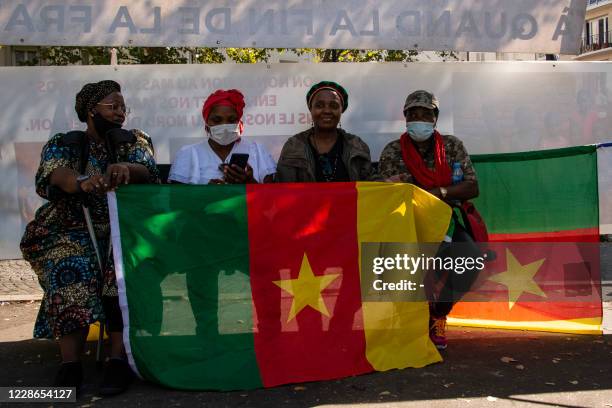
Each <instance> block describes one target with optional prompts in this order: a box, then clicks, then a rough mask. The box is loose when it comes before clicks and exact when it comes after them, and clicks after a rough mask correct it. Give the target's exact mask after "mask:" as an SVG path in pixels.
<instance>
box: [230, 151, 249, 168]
mask: <svg viewBox="0 0 612 408" xmlns="http://www.w3.org/2000/svg"><path fill="white" fill-rule="evenodd" d="M248 161H249V154H248V153H234V154H232V157H230V161H229V165H230V166H231V165H232V164H235V165H236V166H238V167H240V168H241V169H246V166H247V163H248Z"/></svg>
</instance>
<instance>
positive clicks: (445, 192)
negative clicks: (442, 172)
mask: <svg viewBox="0 0 612 408" xmlns="http://www.w3.org/2000/svg"><path fill="white" fill-rule="evenodd" d="M446 194H448V190H447V189H445V188H444V187H440V197H442V199H443V200H444V199H445V198H446Z"/></svg>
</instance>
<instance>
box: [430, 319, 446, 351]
mask: <svg viewBox="0 0 612 408" xmlns="http://www.w3.org/2000/svg"><path fill="white" fill-rule="evenodd" d="M429 338H430V339H431V341H432V342H433V344H434V345H435V346H436V348H437V349H438V350H445V349H446V347H447V346H448V343H447V342H446V316H445V317H433V316H432V317H431V318H430V319H429Z"/></svg>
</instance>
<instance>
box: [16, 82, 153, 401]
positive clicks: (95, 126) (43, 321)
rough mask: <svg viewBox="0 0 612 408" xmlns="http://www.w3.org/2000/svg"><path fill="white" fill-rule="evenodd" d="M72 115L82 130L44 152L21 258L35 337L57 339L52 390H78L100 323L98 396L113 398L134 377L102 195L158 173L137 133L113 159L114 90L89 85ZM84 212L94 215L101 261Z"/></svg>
mask: <svg viewBox="0 0 612 408" xmlns="http://www.w3.org/2000/svg"><path fill="white" fill-rule="evenodd" d="M75 109H76V112H77V115H78V118H79V120H80V121H81V122H84V123H86V124H87V129H86V130H85V131H84V132H79V131H77V132H68V133H66V134H63V133H59V134H56V135H54V136H52V137H51V138H50V139H49V141H48V142H47V143H46V144H45V146H44V147H43V150H42V154H41V161H40V166H39V168H38V172H37V174H36V191H37V193H38V194H39V195H40V196H41V197H42V198H44V199H47V200H48V202H46V203H45V204H44V205H43V206H42V207H41V208H39V209H38V211H37V212H36V216H35V218H34V220H33V221H32V222H30V223H29V224H28V226H27V227H26V231H25V234H24V236H23V238H22V241H21V250H22V253H23V257H24V259H26V260H27V261H28V262H30V264H31V265H32V268H33V269H34V271H35V272H36V274H37V275H38V280H39V282H40V285H41V286H42V288H43V290H44V296H43V299H42V303H41V307H40V311H39V313H38V317H37V320H36V324H35V326H34V337H36V338H54V339H56V340H57V342H58V344H59V348H60V353H61V358H62V364H61V367H60V369H59V371H58V373H57V376H56V378H55V381H54V386H58V387H60V386H62V387H76V388H77V390H78V389H79V387H80V386H81V383H82V378H83V374H82V366H81V361H80V359H81V354H82V351H83V346H84V343H85V340H86V338H87V333H88V329H89V326H90V325H91V324H92V323H94V322H96V321H105V322H106V324H107V329H108V332H109V337H110V340H111V351H110V360H109V362H108V364H107V366H106V368H105V374H104V379H103V381H102V383H101V386H100V393H101V394H104V395H111V394H116V393H119V392H122V391H124V390H125V389H126V388H127V386H128V385H129V383H130V381H131V379H132V372H131V370H130V368H129V365H128V364H127V361H126V359H125V349H124V346H123V342H122V329H123V324H122V319H121V311H120V309H119V302H118V297H117V284H116V279H115V272H114V267H113V260H112V255H111V251H110V249H109V246H110V225H109V216H108V207H107V200H106V192H108V191H111V190H114V189H116V188H117V187H119V186H120V185H122V184H136V183H152V182H157V181H158V172H157V167H156V164H155V160H154V158H153V154H154V153H153V147H152V145H151V140H150V138H149V137H148V136H147V135H146V134H145V133H143V132H142V131H140V130H131V131H124V132H123V133H122V134H123V135H124V137H126V135H127V140H128V142H127V143H126V144H124V145H123V149H122V150H120V151H119V154H118V155H117V156H118V157H111V156H112V154H111V152H113V151H114V149H112V148H111V144H110V143H108V138H109V136H108V135H109V133H107V132H109V131H111V130H112V131H114V132H117V131H118V129H120V128H121V127H122V125H123V123H124V122H125V119H126V116H127V114H128V113H129V109H127V108H126V107H125V102H124V99H123V96H122V95H121V87H120V86H119V84H118V83H116V82H114V81H109V80H106V81H101V82H97V83H90V84H86V85H85V86H84V87H83V88H82V89H81V91H80V92H79V93H78V94H77V95H76V103H75ZM83 204H85V205H86V206H87V208H88V209H89V212H90V215H91V221H92V224H93V230H94V231H95V236H96V237H97V240H96V241H97V243H98V246H99V253H100V254H101V258H102V259H100V260H99V259H98V258H97V256H96V251H95V249H94V245H93V240H92V238H91V237H90V234H89V232H88V228H87V225H86V220H85V215H84V210H83ZM99 262H101V263H102V264H103V265H104V266H103V270H102V271H101V270H100V267H99V266H98V265H99Z"/></svg>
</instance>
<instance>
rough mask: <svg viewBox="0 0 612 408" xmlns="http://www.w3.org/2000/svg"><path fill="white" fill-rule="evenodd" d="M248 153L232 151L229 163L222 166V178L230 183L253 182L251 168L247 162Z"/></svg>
mask: <svg viewBox="0 0 612 408" xmlns="http://www.w3.org/2000/svg"><path fill="white" fill-rule="evenodd" d="M248 159H249V155H248V154H246V153H234V154H232V157H231V158H230V162H229V164H227V165H225V166H224V168H223V179H224V180H225V181H226V182H227V183H230V184H244V183H252V182H254V181H255V180H254V178H253V169H252V168H251V166H249V164H248Z"/></svg>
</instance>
